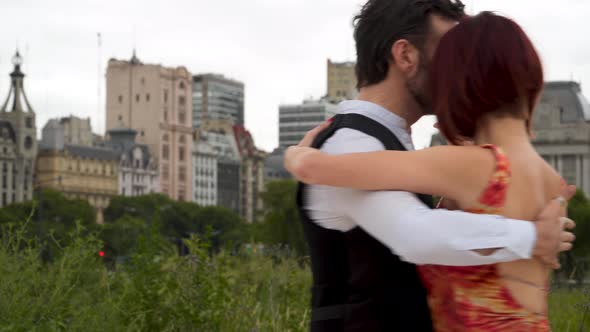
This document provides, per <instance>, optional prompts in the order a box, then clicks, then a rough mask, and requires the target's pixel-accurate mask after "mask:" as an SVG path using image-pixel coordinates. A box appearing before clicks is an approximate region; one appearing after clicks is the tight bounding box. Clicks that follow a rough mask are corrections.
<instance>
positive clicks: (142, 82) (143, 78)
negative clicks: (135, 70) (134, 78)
mask: <svg viewBox="0 0 590 332" xmlns="http://www.w3.org/2000/svg"><path fill="white" fill-rule="evenodd" d="M141 85H145V77H142V78H141Z"/></svg>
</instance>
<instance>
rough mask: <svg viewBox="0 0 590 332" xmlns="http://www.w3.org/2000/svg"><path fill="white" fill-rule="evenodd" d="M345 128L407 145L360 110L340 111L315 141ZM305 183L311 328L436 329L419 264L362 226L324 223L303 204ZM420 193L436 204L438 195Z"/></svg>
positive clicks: (389, 145) (318, 331)
mask: <svg viewBox="0 0 590 332" xmlns="http://www.w3.org/2000/svg"><path fill="white" fill-rule="evenodd" d="M341 128H351V129H355V130H358V131H361V132H363V133H365V134H367V135H370V136H372V137H375V138H376V139H378V140H379V141H381V143H383V145H384V146H385V148H386V149H387V150H405V148H404V147H403V145H402V144H401V143H400V142H399V140H398V139H397V137H395V135H394V134H393V133H392V132H391V131H390V130H388V129H387V128H386V127H384V126H383V125H381V124H380V123H378V122H376V121H373V120H371V119H369V118H367V117H365V116H363V115H360V114H340V115H337V116H335V117H334V118H333V122H332V124H331V125H330V126H329V127H328V128H327V129H326V130H324V131H323V132H321V133H320V134H319V135H318V136H317V138H316V139H315V141H314V143H313V145H312V146H313V147H315V148H320V147H321V146H322V145H323V144H324V142H325V141H326V140H327V139H328V138H330V137H331V136H332V135H333V134H334V133H335V132H336V131H337V130H338V129H341ZM304 187H305V185H304V184H302V183H300V184H299V188H298V192H297V205H298V207H299V212H300V216H301V221H302V223H303V230H304V233H305V237H306V239H307V242H308V244H309V249H310V255H311V269H312V274H313V287H312V315H311V331H312V332H328V331H329V332H339V331H359V332H361V331H363V332H365V331H366V332H373V331H375V332H380V331H400V332H410V331H411V332H431V331H432V330H433V329H432V322H431V319H430V311H429V310H428V304H427V301H426V291H425V290H424V288H423V286H422V283H421V282H420V278H419V276H418V273H417V271H416V267H415V266H414V265H412V264H409V263H406V262H403V261H401V260H400V259H399V257H398V256H396V255H394V254H393V253H392V252H391V250H390V249H388V248H387V247H386V246H384V245H383V244H381V243H380V242H379V241H377V240H376V239H374V238H373V237H371V236H370V235H369V234H367V233H366V232H365V231H363V230H362V229H361V228H360V227H356V228H354V229H353V230H351V231H349V232H340V231H335V230H329V229H326V228H323V227H320V226H318V225H317V224H316V223H315V222H313V221H312V220H311V219H310V218H309V216H308V215H307V213H306V211H305V210H304V209H303V202H304V199H303V193H304V190H303V189H304ZM418 197H419V198H420V199H421V200H422V201H423V202H424V203H426V204H427V205H429V206H430V207H432V197H430V196H425V195H418Z"/></svg>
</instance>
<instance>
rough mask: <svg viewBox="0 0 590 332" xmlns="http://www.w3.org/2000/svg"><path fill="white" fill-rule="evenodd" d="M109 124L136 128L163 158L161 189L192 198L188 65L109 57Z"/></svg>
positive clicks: (158, 157)
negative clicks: (179, 65)
mask: <svg viewBox="0 0 590 332" xmlns="http://www.w3.org/2000/svg"><path fill="white" fill-rule="evenodd" d="M106 80H107V100H106V108H107V123H106V128H107V129H113V128H117V127H119V126H120V124H123V125H124V126H125V127H128V128H132V129H134V130H136V131H137V132H138V133H139V135H138V143H142V144H146V145H147V146H148V147H149V150H150V152H151V154H152V156H153V157H154V159H156V161H157V163H158V164H159V168H158V169H159V177H160V190H161V192H163V193H165V194H167V195H168V196H170V197H171V198H173V199H177V200H181V201H182V200H187V199H188V200H190V195H191V193H192V191H193V188H192V172H191V169H192V157H191V154H192V150H193V148H192V145H193V139H192V135H193V128H192V116H191V113H192V98H191V94H192V76H191V74H190V73H189V72H188V70H187V69H186V68H184V67H177V68H168V67H163V66H161V65H154V64H144V63H142V62H141V61H140V60H139V59H138V58H137V56H136V55H135V52H134V54H133V57H132V58H131V59H130V60H129V61H125V60H115V59H111V60H109V64H108V68H107V75H106Z"/></svg>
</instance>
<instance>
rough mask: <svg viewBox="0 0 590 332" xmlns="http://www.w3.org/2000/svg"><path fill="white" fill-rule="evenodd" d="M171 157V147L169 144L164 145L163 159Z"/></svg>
mask: <svg viewBox="0 0 590 332" xmlns="http://www.w3.org/2000/svg"><path fill="white" fill-rule="evenodd" d="M168 158H170V148H169V147H168V145H167V144H165V145H162V159H164V160H168Z"/></svg>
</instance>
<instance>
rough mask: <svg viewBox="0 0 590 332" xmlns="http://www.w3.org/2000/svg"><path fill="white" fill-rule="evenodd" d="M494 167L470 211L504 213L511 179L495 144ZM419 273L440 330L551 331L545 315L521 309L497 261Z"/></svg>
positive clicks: (423, 268) (428, 267) (426, 269)
mask: <svg viewBox="0 0 590 332" xmlns="http://www.w3.org/2000/svg"><path fill="white" fill-rule="evenodd" d="M482 147H483V148H486V149H490V150H492V151H493V152H494V156H495V158H496V170H495V172H494V174H493V176H492V179H491V180H490V182H489V184H488V186H487V187H486V189H485V190H484V192H483V193H482V195H481V196H480V198H479V203H478V204H477V206H475V207H474V208H472V209H468V210H466V211H467V212H472V213H480V214H484V213H485V214H501V213H502V208H503V207H504V204H505V201H506V192H507V189H508V186H509V183H510V176H511V172H510V164H509V162H508V159H507V158H506V156H505V155H504V154H503V153H502V151H501V150H500V149H499V148H498V147H496V146H492V145H484V146H482ZM419 271H420V274H421V277H422V280H423V282H424V285H425V286H426V289H427V291H428V302H429V305H430V310H431V312H432V319H433V321H434V328H435V331H437V332H461V331H469V332H484V331H485V332H496V331H502V332H527V331H535V332H543V331H550V328H549V321H548V319H547V316H546V315H541V314H538V313H535V312H533V311H531V310H528V309H525V308H523V307H522V306H521V305H520V304H519V303H518V302H517V301H516V300H515V299H514V298H513V297H512V295H511V293H510V291H509V290H508V289H507V288H506V287H505V286H504V285H503V284H502V281H501V278H500V276H499V275H498V271H497V269H496V265H484V266H468V267H452V266H439V265H424V266H420V267H419Z"/></svg>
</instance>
